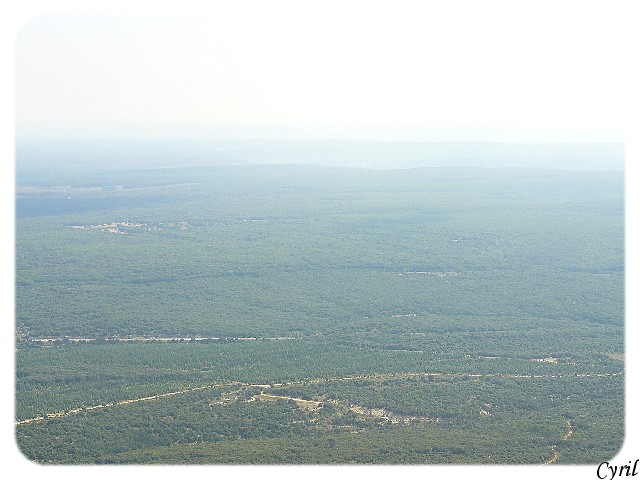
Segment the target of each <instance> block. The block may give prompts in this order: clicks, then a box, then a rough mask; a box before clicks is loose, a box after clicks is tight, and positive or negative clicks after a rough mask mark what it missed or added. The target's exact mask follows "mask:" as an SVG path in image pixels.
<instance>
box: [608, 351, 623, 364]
mask: <svg viewBox="0 0 640 480" xmlns="http://www.w3.org/2000/svg"><path fill="white" fill-rule="evenodd" d="M606 355H607V357H609V358H612V359H613V360H620V361H621V362H624V353H607V354H606Z"/></svg>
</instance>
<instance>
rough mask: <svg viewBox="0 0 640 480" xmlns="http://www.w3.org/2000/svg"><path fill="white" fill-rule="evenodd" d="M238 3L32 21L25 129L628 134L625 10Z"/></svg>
mask: <svg viewBox="0 0 640 480" xmlns="http://www.w3.org/2000/svg"><path fill="white" fill-rule="evenodd" d="M221 3H222V2H221ZM226 3H228V4H230V5H225V6H224V7H222V6H220V7H219V8H216V9H213V11H211V12H209V14H208V15H204V16H197V17H178V16H170V17H108V16H102V17H100V16H93V17H83V16H77V17H65V16H60V17H37V18H34V19H32V20H31V21H29V22H28V23H27V24H26V25H25V26H24V27H23V28H22V29H21V31H20V33H19V35H18V38H17V42H16V62H17V63H16V74H17V76H16V111H17V133H18V135H22V136H45V137H48V136H62V137H69V136H71V137H75V136H81V137H82V136H87V137H136V138H154V137H222V138H225V137H236V138H237V137H240V138H243V137H280V138H287V137H291V138H300V137H302V138H304V137H309V138H369V139H370V138H376V139H385V140H426V141H434V140H435V141H443V140H444V141H447V140H505V141H514V140H515V141H528V140H532V141H536V140H538V141H549V140H551V141H556V140H559V141H562V140H568V141H589V140H595V141H601V140H605V141H608V140H614V141H615V140H621V136H620V135H618V133H616V132H618V131H619V130H620V129H621V128H622V122H623V120H622V119H621V118H620V116H621V108H622V105H624V102H625V98H624V92H625V90H626V89H625V88H623V87H625V81H626V80H625V79H626V78H627V76H626V72H625V68H626V66H627V65H628V63H629V61H628V59H627V58H625V52H626V51H627V50H628V48H627V47H626V45H625V42H626V40H627V39H626V37H625V34H626V32H625V28H620V25H621V24H625V21H626V19H625V18H624V12H623V11H622V10H620V11H617V10H616V9H615V7H612V4H611V3H606V4H605V3H600V4H599V6H598V7H594V6H593V5H592V4H585V5H584V6H581V7H580V8H579V9H576V8H575V5H576V3H570V4H565V3H562V2H560V3H554V4H553V8H549V6H547V7H546V8H540V6H539V4H538V3H533V2H532V3H530V4H527V3H525V4H522V3H519V2H505V3H500V4H499V7H500V8H499V9H497V10H496V9H495V8H493V9H491V10H487V9H485V7H484V5H485V4H484V2H476V3H471V2H469V3H467V2H465V3H464V4H463V5H460V4H458V3H456V2H437V3H436V2H434V3H432V4H426V5H428V6H422V7H418V6H417V5H421V4H419V3H412V4H406V3H394V2H387V3H385V4H384V5H385V6H384V7H382V6H380V4H375V3H374V4H372V5H368V4H366V3H347V2H345V5H342V4H333V3H329V4H326V5H325V3H323V2H311V3H306V2H304V3H305V5H298V4H296V3H286V4H284V3H279V2H273V3H272V2H264V3H265V4H266V5H264V6H263V5H261V4H258V3H253V2H252V3H251V4H250V8H247V4H245V3H238V4H236V3H235V2H226ZM301 3H302V2H301ZM216 5H218V4H216ZM550 5H551V4H550ZM577 5H581V4H577ZM594 5H595V4H594ZM572 6H573V7H572ZM557 129H560V132H558V131H557Z"/></svg>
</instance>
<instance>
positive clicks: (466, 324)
mask: <svg viewBox="0 0 640 480" xmlns="http://www.w3.org/2000/svg"><path fill="white" fill-rule="evenodd" d="M623 193H624V192H623V176H622V174H621V173H613V172H576V171H562V170H543V169H516V168H514V169H507V168H494V169H489V168H444V167H443V168H424V169H408V170H384V171H379V170H366V169H348V168H321V167H314V166H290V165H289V166H285V165H263V166H224V167H223V166H217V167H213V166H209V167H206V166H198V167H195V166H194V167H176V168H156V169H150V168H140V169H122V170H108V169H103V170H96V169H93V170H91V171H86V172H80V171H78V170H72V169H68V170H64V169H62V170H61V171H60V172H58V173H53V174H47V175H46V176H41V175H38V172H37V170H35V169H34V171H33V172H31V173H30V175H22V176H21V177H20V178H19V184H18V185H17V197H16V312H15V317H16V412H15V413H16V439H17V443H18V445H19V447H20V449H21V450H22V452H23V453H24V454H25V455H26V456H27V457H28V458H30V459H33V460H35V461H37V462H42V463H180V464H184V463H209V464H220V463H316V464H317V463H320V464H326V463H382V464H396V463H466V464H477V463H515V464H541V463H558V464H562V463H573V464H575V463H583V464H584V463H588V464H597V463H600V462H602V461H604V460H607V459H608V458H610V457H612V456H613V455H614V454H615V453H616V452H617V450H618V449H619V448H620V446H621V444H622V441H623V438H624V204H623Z"/></svg>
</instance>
